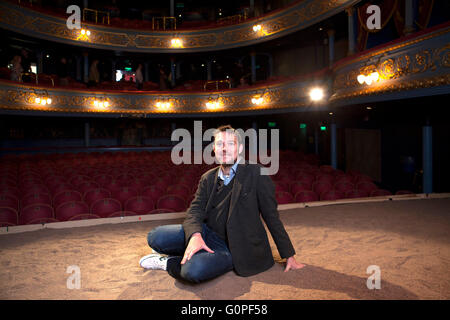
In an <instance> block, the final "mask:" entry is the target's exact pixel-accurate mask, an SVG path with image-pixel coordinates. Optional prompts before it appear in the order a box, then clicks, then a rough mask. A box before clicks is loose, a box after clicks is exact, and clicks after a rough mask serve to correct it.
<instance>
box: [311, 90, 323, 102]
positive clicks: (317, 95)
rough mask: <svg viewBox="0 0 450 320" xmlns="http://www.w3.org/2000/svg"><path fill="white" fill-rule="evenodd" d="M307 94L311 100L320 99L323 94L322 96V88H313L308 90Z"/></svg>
mask: <svg viewBox="0 0 450 320" xmlns="http://www.w3.org/2000/svg"><path fill="white" fill-rule="evenodd" d="M309 96H310V98H311V100H313V101H320V100H322V99H323V96H324V93H323V89H321V88H313V89H311V91H310V92H309Z"/></svg>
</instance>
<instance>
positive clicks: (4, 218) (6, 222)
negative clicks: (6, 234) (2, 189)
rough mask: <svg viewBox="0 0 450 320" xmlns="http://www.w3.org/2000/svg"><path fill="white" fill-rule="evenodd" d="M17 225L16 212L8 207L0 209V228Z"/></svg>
mask: <svg viewBox="0 0 450 320" xmlns="http://www.w3.org/2000/svg"><path fill="white" fill-rule="evenodd" d="M17 223H18V214H17V210H14V209H13V208H9V207H0V227H9V226H15V225H17Z"/></svg>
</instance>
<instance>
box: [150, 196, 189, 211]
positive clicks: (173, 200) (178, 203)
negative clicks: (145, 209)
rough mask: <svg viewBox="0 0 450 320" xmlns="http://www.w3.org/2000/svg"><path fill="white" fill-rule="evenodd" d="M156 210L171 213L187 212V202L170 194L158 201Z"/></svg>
mask: <svg viewBox="0 0 450 320" xmlns="http://www.w3.org/2000/svg"><path fill="white" fill-rule="evenodd" d="M156 208H157V209H168V210H171V212H182V211H185V210H186V202H185V201H184V199H183V198H181V197H179V196H177V195H174V194H168V195H165V196H162V197H161V198H159V199H158V202H157V204H156Z"/></svg>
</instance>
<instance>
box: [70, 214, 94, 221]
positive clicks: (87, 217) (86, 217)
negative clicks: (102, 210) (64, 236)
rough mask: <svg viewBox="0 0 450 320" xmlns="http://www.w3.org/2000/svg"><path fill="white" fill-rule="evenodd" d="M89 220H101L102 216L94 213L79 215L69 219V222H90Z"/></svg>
mask: <svg viewBox="0 0 450 320" xmlns="http://www.w3.org/2000/svg"><path fill="white" fill-rule="evenodd" d="M88 219H100V216H98V215H96V214H92V213H82V214H78V215H76V216H72V217H70V218H69V219H68V221H74V220H88Z"/></svg>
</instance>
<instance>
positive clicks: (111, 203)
mask: <svg viewBox="0 0 450 320" xmlns="http://www.w3.org/2000/svg"><path fill="white" fill-rule="evenodd" d="M119 211H122V204H121V203H120V201H119V200H116V199H112V198H107V199H100V200H97V201H95V202H94V203H93V204H92V205H91V211H90V212H91V213H92V214H95V215H98V216H100V217H103V218H106V217H109V216H111V214H113V213H116V212H119Z"/></svg>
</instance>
